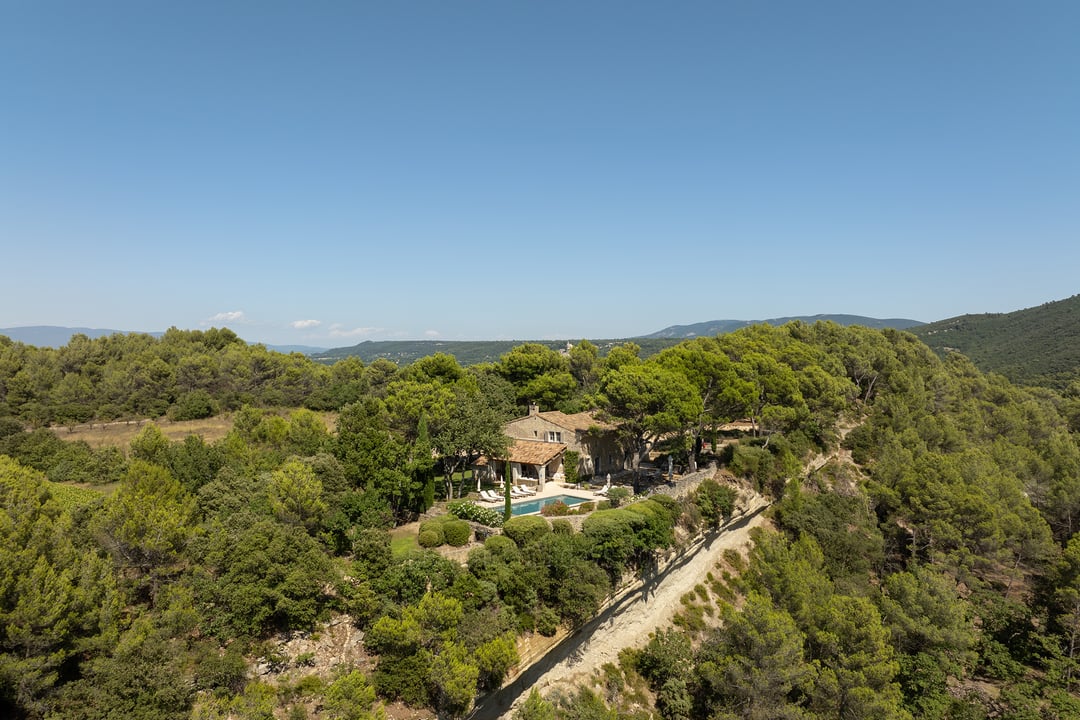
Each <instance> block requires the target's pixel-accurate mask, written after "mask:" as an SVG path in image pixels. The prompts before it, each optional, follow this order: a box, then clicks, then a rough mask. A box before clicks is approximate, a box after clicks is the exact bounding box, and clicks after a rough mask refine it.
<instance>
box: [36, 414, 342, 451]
mask: <svg viewBox="0 0 1080 720" xmlns="http://www.w3.org/2000/svg"><path fill="white" fill-rule="evenodd" d="M289 412H291V411H288V410H283V411H281V414H282V415H287V414H288V413H289ZM317 414H318V415H319V416H320V417H322V419H323V421H324V422H325V423H326V426H327V427H328V428H329V429H330V430H331V431H333V429H334V426H335V424H336V422H337V413H317ZM151 422H152V423H154V424H155V425H157V426H158V428H160V429H161V432H162V433H163V434H164V435H165V437H167V438H168V439H169V440H173V441H177V440H183V439H184V438H186V437H187V436H188V435H200V436H201V437H202V439H203V440H204V441H205V442H207V443H212V442H216V441H218V440H220V439H221V438H223V437H225V435H226V434H227V433H228V432H229V430H231V429H232V426H233V414H232V413H224V414H222V415H216V416H214V417H211V418H205V419H203V420H181V421H175V422H174V421H172V420H169V419H167V418H159V419H157V420H118V421H115V422H97V423H86V424H83V425H74V426H71V427H55V428H53V432H55V433H56V436H57V437H59V438H60V439H61V440H69V441H75V440H85V441H86V443H87V444H88V445H89V446H90V447H92V448H94V449H95V450H96V449H98V448H102V447H109V446H112V447H118V448H121V449H127V448H128V446H130V445H131V440H132V438H134V437H135V436H136V435H137V434H138V433H139V431H140V430H142V429H143V428H144V427H145V426H146V424H147V423H151Z"/></svg>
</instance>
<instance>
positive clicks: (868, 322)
mask: <svg viewBox="0 0 1080 720" xmlns="http://www.w3.org/2000/svg"><path fill="white" fill-rule="evenodd" d="M794 320H801V321H803V322H806V323H814V322H817V321H818V320H830V321H832V322H834V323H836V324H837V325H865V326H866V327H868V328H875V329H877V330H881V329H883V328H895V329H897V330H907V329H909V328H913V327H916V326H918V325H923V324H924V323H922V322H920V321H918V320H905V319H903V318H890V319H888V320H879V319H877V318H871V317H863V316H862V315H796V316H793V317H782V318H773V319H771V320H709V321H707V322H700V323H694V324H693V325H672V326H671V327H666V328H664V329H663V330H659V331H657V332H654V333H651V334H649V335H643V336H642V337H646V338H680V339H686V338H694V337H711V336H714V335H723V334H725V333H729V332H735V331H736V330H739V329H740V328H744V327H748V326H750V325H760V324H762V323H767V324H769V325H786V324H787V323H789V322H792V321H794Z"/></svg>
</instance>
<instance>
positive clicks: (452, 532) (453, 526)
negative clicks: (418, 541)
mask: <svg viewBox="0 0 1080 720" xmlns="http://www.w3.org/2000/svg"><path fill="white" fill-rule="evenodd" d="M442 528H443V535H444V536H445V537H446V542H447V544H449V545H453V546H454V547H461V546H462V545H466V544H468V542H469V538H470V537H472V528H471V527H469V523H467V522H465V521H464V520H449V521H447V522H445V523H443V526H442Z"/></svg>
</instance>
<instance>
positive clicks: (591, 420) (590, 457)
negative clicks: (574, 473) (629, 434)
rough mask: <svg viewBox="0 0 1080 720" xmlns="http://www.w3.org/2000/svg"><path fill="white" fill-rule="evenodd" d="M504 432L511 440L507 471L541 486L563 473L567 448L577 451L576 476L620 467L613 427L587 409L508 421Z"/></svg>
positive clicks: (532, 410)
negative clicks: (508, 469) (578, 411)
mask: <svg viewBox="0 0 1080 720" xmlns="http://www.w3.org/2000/svg"><path fill="white" fill-rule="evenodd" d="M503 432H504V433H506V435H507V436H508V437H510V438H512V439H513V441H514V442H513V445H512V446H511V448H510V453H509V455H510V458H509V462H510V472H511V473H512V477H513V478H514V479H515V480H518V479H523V478H524V479H527V480H533V481H535V482H536V484H537V485H538V486H540V487H543V484H544V481H545V480H547V479H549V478H556V477H558V478H561V477H562V476H563V472H564V469H563V456H564V454H565V452H566V451H568V450H572V451H574V452H576V453H578V457H579V459H578V468H577V469H578V475H579V476H589V475H601V474H604V473H609V472H618V471H620V470H622V469H623V458H624V453H623V449H622V446H621V445H620V444H619V441H618V437H617V434H616V432H615V426H614V425H611V424H609V423H606V422H604V421H602V420H599V419H597V417H596V416H595V415H593V414H592V413H590V412H580V413H574V414H573V415H567V414H566V413H564V412H560V411H558V410H550V411H547V412H540V408H539V407H537V406H536V405H530V406H529V414H528V415H526V416H525V417H521V418H517V419H516V420H511V421H510V422H508V423H507V424H506V425H504V426H503Z"/></svg>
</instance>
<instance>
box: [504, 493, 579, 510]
mask: <svg viewBox="0 0 1080 720" xmlns="http://www.w3.org/2000/svg"><path fill="white" fill-rule="evenodd" d="M560 500H561V501H563V502H564V503H566V504H567V505H570V506H574V505H580V504H581V503H583V502H589V499H588V498H583V497H574V496H573V495H552V496H551V497H546V498H537V499H536V500H526V501H525V502H519V503H514V504H513V505H511V506H510V514H511V515H531V514H532V513H538V512H540V508H542V507H545V506H547V505H550V504H551V503H554V502H558V501H560Z"/></svg>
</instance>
